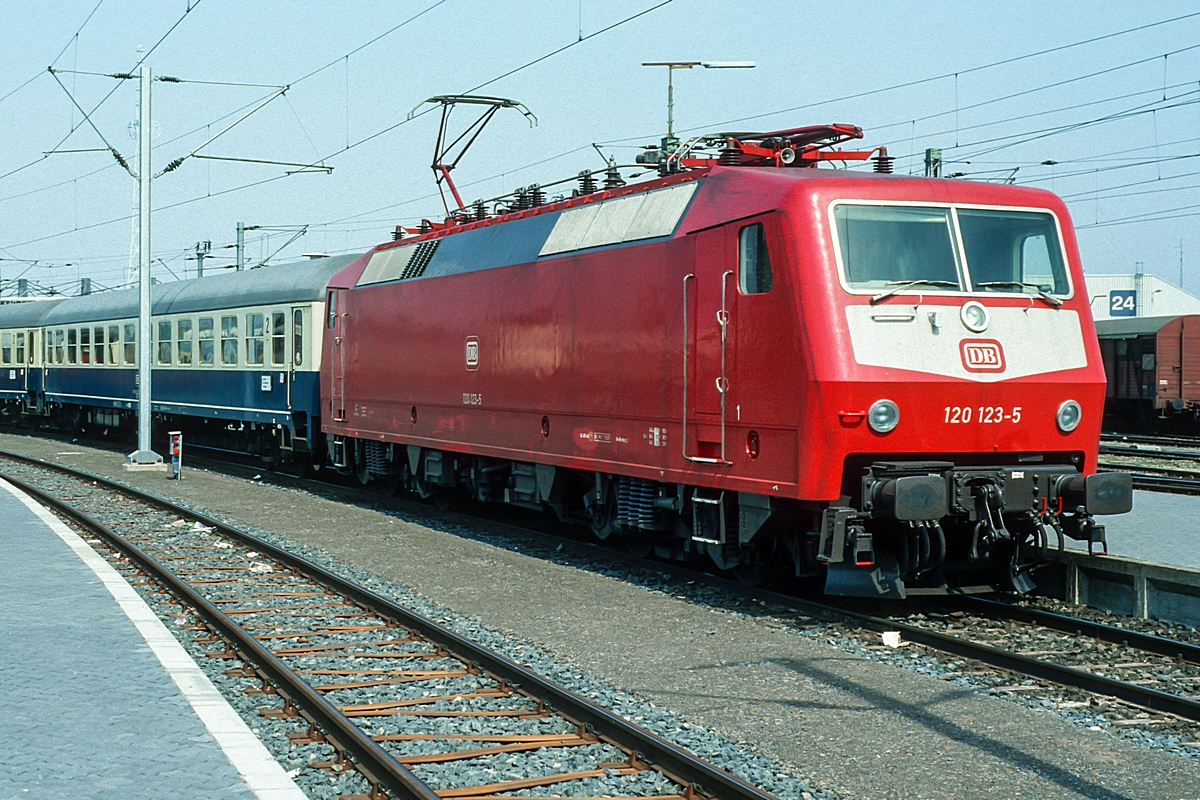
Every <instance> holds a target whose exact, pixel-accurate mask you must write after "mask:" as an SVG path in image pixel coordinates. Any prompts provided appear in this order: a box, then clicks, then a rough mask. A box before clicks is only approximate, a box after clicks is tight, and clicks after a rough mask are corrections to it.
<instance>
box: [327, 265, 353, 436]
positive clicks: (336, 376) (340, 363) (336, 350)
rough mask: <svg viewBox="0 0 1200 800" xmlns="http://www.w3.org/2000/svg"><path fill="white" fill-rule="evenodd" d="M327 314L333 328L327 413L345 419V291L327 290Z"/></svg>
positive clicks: (346, 343) (338, 418) (347, 345)
mask: <svg viewBox="0 0 1200 800" xmlns="http://www.w3.org/2000/svg"><path fill="white" fill-rule="evenodd" d="M325 313H326V314H327V316H328V323H327V325H328V326H329V327H330V328H332V329H333V348H332V352H331V353H330V355H331V356H332V358H333V363H332V364H330V367H331V369H330V370H329V374H330V375H332V376H333V385H332V386H330V390H329V413H330V416H331V417H333V419H335V420H338V421H344V420H345V419H346V350H347V349H348V347H349V344H348V342H347V341H346V333H347V330H346V329H347V327H348V323H349V318H350V315H349V313H347V312H346V291H345V290H344V289H335V290H332V291H330V292H329V297H328V304H327V306H326V309H325Z"/></svg>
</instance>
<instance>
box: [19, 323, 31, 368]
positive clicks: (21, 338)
mask: <svg viewBox="0 0 1200 800" xmlns="http://www.w3.org/2000/svg"><path fill="white" fill-rule="evenodd" d="M17 363H18V364H24V363H25V334H24V333H18V334H17ZM29 363H30V364H32V363H33V331H30V332H29Z"/></svg>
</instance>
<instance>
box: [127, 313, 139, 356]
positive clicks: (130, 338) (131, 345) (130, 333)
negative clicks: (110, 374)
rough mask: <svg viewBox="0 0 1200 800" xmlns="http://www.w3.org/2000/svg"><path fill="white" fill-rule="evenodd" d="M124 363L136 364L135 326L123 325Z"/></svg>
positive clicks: (131, 324)
mask: <svg viewBox="0 0 1200 800" xmlns="http://www.w3.org/2000/svg"><path fill="white" fill-rule="evenodd" d="M125 363H126V364H135V363H137V326H136V325H134V324H133V323H132V322H127V323H125Z"/></svg>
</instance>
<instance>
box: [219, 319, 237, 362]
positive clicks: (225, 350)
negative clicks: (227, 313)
mask: <svg viewBox="0 0 1200 800" xmlns="http://www.w3.org/2000/svg"><path fill="white" fill-rule="evenodd" d="M237 322H238V321H237V317H221V366H224V367H236V366H237V353H238V324H237Z"/></svg>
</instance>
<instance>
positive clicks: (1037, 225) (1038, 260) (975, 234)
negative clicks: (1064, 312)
mask: <svg viewBox="0 0 1200 800" xmlns="http://www.w3.org/2000/svg"><path fill="white" fill-rule="evenodd" d="M958 224H959V228H960V229H961V230H962V240H963V248H964V249H965V250H966V256H967V271H968V272H970V273H971V285H972V288H974V289H975V290H976V291H980V292H1018V293H1022V292H1033V293H1036V292H1039V291H1041V292H1046V293H1048V294H1068V293H1069V292H1070V287H1069V285H1068V284H1067V273H1066V268H1065V267H1064V265H1063V257H1062V247H1061V246H1060V245H1059V241H1058V229H1057V228H1056V226H1055V224H1054V218H1053V217H1052V216H1051V215H1049V214H1046V213H1038V212H1029V211H993V210H990V209H978V208H960V209H958Z"/></svg>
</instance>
